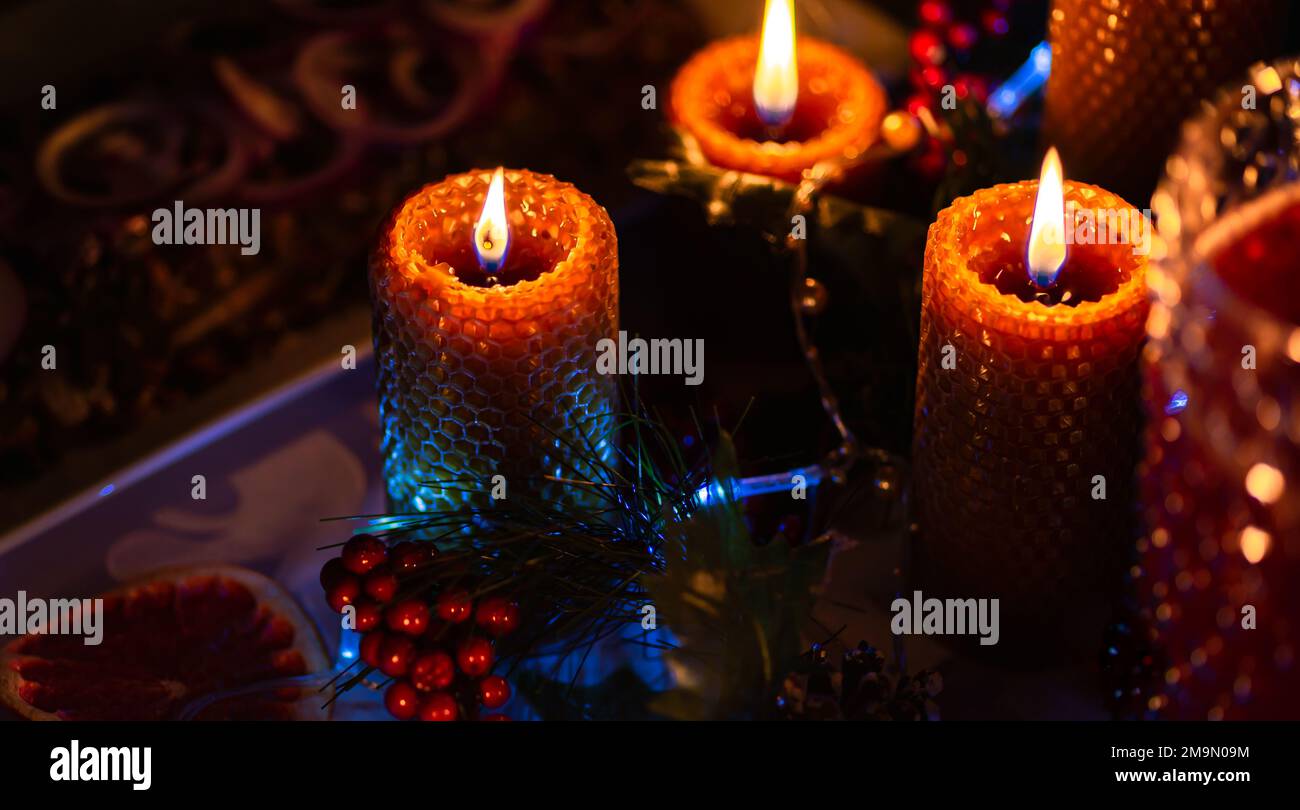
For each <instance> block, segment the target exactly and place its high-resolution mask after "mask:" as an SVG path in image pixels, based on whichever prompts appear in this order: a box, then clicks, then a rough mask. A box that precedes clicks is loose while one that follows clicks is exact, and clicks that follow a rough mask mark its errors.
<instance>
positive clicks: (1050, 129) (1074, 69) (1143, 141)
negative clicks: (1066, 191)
mask: <svg viewBox="0 0 1300 810" xmlns="http://www.w3.org/2000/svg"><path fill="white" fill-rule="evenodd" d="M1285 6H1286V4H1285V3H1284V2H1282V0H1053V3H1052V10H1051V14H1050V16H1049V17H1048V40H1049V41H1050V42H1051V45H1052V73H1051V75H1050V76H1049V77H1048V80H1047V89H1046V95H1045V100H1044V109H1043V139H1044V143H1046V144H1052V145H1054V146H1055V147H1056V148H1057V149H1058V150H1059V151H1060V153H1061V159H1062V161H1064V163H1065V166H1066V168H1068V169H1069V170H1070V175H1071V176H1072V177H1077V178H1080V179H1082V180H1087V181H1090V182H1093V183H1100V184H1101V185H1104V186H1106V187H1107V188H1110V189H1113V190H1115V191H1116V192H1118V193H1120V194H1124V195H1127V196H1129V197H1130V199H1134V200H1145V199H1146V198H1147V196H1148V195H1149V194H1150V193H1151V190H1152V188H1153V187H1154V186H1155V182H1156V179H1157V178H1158V177H1159V174H1160V171H1161V169H1162V168H1163V167H1164V160H1165V157H1166V156H1167V155H1168V154H1169V153H1170V151H1171V150H1172V149H1173V147H1174V146H1175V145H1176V143H1177V140H1178V127H1179V124H1181V123H1182V121H1183V120H1184V119H1185V118H1187V117H1188V116H1189V115H1191V114H1192V113H1195V112H1196V110H1197V105H1198V104H1199V102H1200V100H1201V99H1202V98H1205V97H1207V96H1209V95H1211V93H1212V92H1213V91H1214V90H1215V89H1216V88H1218V87H1219V85H1221V84H1223V83H1224V82H1226V81H1228V80H1229V79H1232V78H1235V77H1236V76H1237V74H1238V73H1240V72H1242V71H1244V70H1245V69H1246V67H1247V66H1248V65H1250V64H1251V63H1252V62H1254V61H1256V60H1258V59H1261V58H1264V57H1268V56H1272V55H1276V54H1275V53H1274V52H1275V51H1276V46H1277V43H1278V41H1279V39H1280V35H1281V32H1282V31H1284V30H1285V27H1286V26H1285V25H1284V22H1285V13H1286V9H1285Z"/></svg>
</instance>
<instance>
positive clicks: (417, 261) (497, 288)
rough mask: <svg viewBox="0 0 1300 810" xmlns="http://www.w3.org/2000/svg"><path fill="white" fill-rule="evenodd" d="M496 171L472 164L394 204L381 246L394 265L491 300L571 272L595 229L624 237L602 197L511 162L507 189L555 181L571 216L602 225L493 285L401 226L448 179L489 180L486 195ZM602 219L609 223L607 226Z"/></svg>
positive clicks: (479, 201) (413, 275)
mask: <svg viewBox="0 0 1300 810" xmlns="http://www.w3.org/2000/svg"><path fill="white" fill-rule="evenodd" d="M495 172H496V167H493V168H491V169H470V170H469V171H465V172H459V173H457V174H449V175H447V176H446V177H444V178H443V179H442V180H439V181H438V182H436V183H427V184H425V185H424V186H421V187H420V188H419V189H416V190H415V191H413V192H412V193H411V194H409V195H407V197H406V198H405V199H403V200H402V202H401V203H399V204H398V205H397V207H396V208H395V209H394V210H393V213H392V215H391V216H390V217H389V218H388V220H387V221H386V224H385V225H384V229H383V235H382V238H381V240H380V246H379V250H380V252H381V253H382V254H384V255H385V256H387V257H388V258H389V259H391V261H392V262H393V265H394V266H395V267H396V268H398V269H399V271H400V272H402V273H403V274H404V275H406V276H408V277H409V278H411V279H413V280H421V281H423V282H425V283H431V282H436V283H438V284H439V285H440V286H442V287H444V288H447V289H449V290H455V291H457V292H458V293H460V294H462V295H466V296H470V297H473V298H480V299H483V300H486V299H489V298H493V297H499V298H502V299H509V298H512V297H516V296H523V295H530V294H535V292H536V291H538V290H540V289H544V287H545V285H546V284H547V283H549V282H548V280H549V279H553V278H554V277H556V276H558V275H562V274H566V273H568V272H569V271H571V270H572V268H574V267H575V266H576V264H577V263H579V262H581V261H583V260H584V259H585V257H587V256H588V254H590V253H591V252H592V251H593V250H595V247H594V246H593V244H592V234H593V233H596V232H608V233H609V234H610V235H611V238H613V239H614V240H615V245H617V238H618V237H617V233H616V232H615V230H614V225H613V222H612V221H611V220H610V218H609V213H608V212H607V211H606V210H605V208H604V206H602V205H600V204H599V203H597V202H596V201H595V200H594V199H592V198H591V197H590V196H589V195H588V194H586V193H585V192H583V191H582V190H581V189H579V188H578V187H577V186H575V185H573V184H572V183H569V182H566V181H564V180H560V179H559V178H557V177H555V176H554V175H550V174H545V173H542V172H534V171H531V170H529V169H511V168H505V172H504V173H505V181H506V184H507V194H509V187H510V185H511V184H517V183H518V182H520V181H521V180H531V181H533V182H534V183H537V184H539V185H544V186H551V187H553V188H554V189H556V190H557V191H558V192H559V193H560V195H561V196H562V204H563V205H565V206H566V208H567V211H566V212H565V219H572V220H573V221H575V222H581V221H583V220H585V219H589V218H590V219H593V220H594V221H595V224H596V226H597V227H595V228H582V227H578V228H574V229H573V231H572V236H573V243H572V244H571V245H568V246H564V245H561V250H563V254H564V255H563V256H562V257H561V258H560V259H558V260H557V261H556V262H555V264H553V265H552V266H551V267H550V268H549V269H547V270H545V271H543V272H542V273H540V274H538V275H537V276H536V277H534V278H530V279H525V280H522V281H518V282H515V283H512V284H498V285H494V286H490V287H485V286H479V285H476V284H471V283H469V282H467V281H465V280H464V279H462V278H460V276H458V275H457V274H456V273H455V272H453V268H452V265H451V264H450V263H449V262H447V261H441V260H440V261H437V262H430V261H429V260H428V259H426V258H425V256H424V254H423V253H422V252H421V251H420V248H419V246H417V245H413V244H408V243H407V241H406V238H405V237H406V232H405V229H404V228H400V227H398V225H399V223H401V222H403V221H405V220H408V219H410V218H412V217H413V216H414V211H413V209H414V208H415V207H417V206H419V205H420V204H421V203H423V202H425V201H427V200H429V199H430V198H431V197H432V196H433V192H434V190H435V189H439V188H441V187H443V186H445V185H456V184H462V183H464V182H467V181H468V182H474V181H479V182H481V184H482V186H483V194H484V195H486V193H487V188H488V185H489V184H490V183H491V181H492V175H493V174H494V173H495ZM475 205H476V207H475V208H474V210H475V211H477V210H478V209H479V208H481V207H482V199H481V197H478V196H477V195H476V198H475ZM476 216H477V215H476ZM426 221H427V220H426ZM602 225H604V226H606V227H601V226H602ZM468 238H469V239H470V240H472V239H473V226H472V223H471V225H470V228H469V237H468ZM615 256H617V247H615ZM503 303H506V301H503Z"/></svg>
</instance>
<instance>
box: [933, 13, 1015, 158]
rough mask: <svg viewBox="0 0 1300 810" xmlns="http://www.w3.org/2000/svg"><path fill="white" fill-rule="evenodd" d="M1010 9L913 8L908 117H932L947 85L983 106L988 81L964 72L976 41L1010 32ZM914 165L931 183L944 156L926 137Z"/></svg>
mask: <svg viewBox="0 0 1300 810" xmlns="http://www.w3.org/2000/svg"><path fill="white" fill-rule="evenodd" d="M1011 5H1012V0H987V1H985V0H981V2H966V3H962V2H959V1H958V2H954V0H923V2H922V3H921V4H920V5H919V6H918V16H919V18H920V25H919V26H918V27H917V29H916V31H914V32H913V33H912V36H911V40H910V41H909V43H908V46H909V51H910V53H911V56H912V69H911V75H910V78H911V83H912V90H913V93H912V96H911V98H909V99H908V101H907V111H908V112H910V113H911V114H912V115H920V113H921V110H922V109H928V110H930V111H931V112H933V113H936V117H937V113H938V109H937V108H938V106H939V102H940V101H941V97H942V93H943V88H944V87H945V86H947V85H952V87H953V92H954V93H955V94H956V96H957V98H959V99H963V100H964V99H966V98H968V97H969V98H974V99H975V100H976V101H978V102H980V103H981V104H983V103H985V102H986V101H988V94H989V80H988V78H987V77H985V76H983V75H980V74H978V73H974V72H972V71H970V70H969V65H970V62H971V56H972V52H973V51H974V50H975V46H976V45H978V44H979V42H980V41H981V39H982V38H985V37H987V38H988V39H999V38H1001V37H1003V36H1005V35H1006V33H1007V31H1008V30H1010V23H1009V21H1008V19H1007V12H1008V10H1009V9H1010V8H1011ZM917 160H918V168H919V169H920V170H921V172H922V173H923V174H925V175H926V176H927V177H937V176H939V175H940V174H942V173H943V170H944V168H945V166H946V165H947V160H948V159H947V150H946V149H945V147H944V145H943V144H942V143H941V142H940V141H939V140H938V139H937V138H935V137H933V136H930V137H928V138H927V139H926V143H925V145H924V146H923V147H922V148H921V150H920V154H919V156H918V159H917Z"/></svg>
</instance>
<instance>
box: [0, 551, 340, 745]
mask: <svg viewBox="0 0 1300 810" xmlns="http://www.w3.org/2000/svg"><path fill="white" fill-rule="evenodd" d="M103 598H104V615H103V619H102V621H103V624H102V627H103V641H102V643H101V644H99V645H98V646H88V645H86V644H85V643H84V639H83V638H82V637H81V636H69V635H33V634H29V635H26V636H22V637H20V638H17V639H14V640H13V641H12V642H10V643H9V644H8V645H6V646H5V647H4V648H3V649H0V700H3V701H4V703H5V704H6V705H7V706H9V707H10V708H11V709H13V710H14V711H16V712H18V713H19V714H21V715H22V716H24V717H27V718H30V719H33V720H166V719H170V718H173V717H175V716H177V714H178V713H179V712H180V710H181V708H182V707H184V706H185V705H186V704H187V703H188V702H189V701H191V700H193V699H194V698H197V697H200V696H202V695H206V694H210V693H212V692H217V691H225V690H228V689H234V688H237V687H240V686H245V685H248V684H252V683H255V682H258V681H263V680H270V679H274V678H283V677H290V676H295V675H306V674H308V673H311V672H320V671H323V670H325V669H327V668H328V667H329V660H328V658H327V656H326V654H325V648H324V645H323V643H322V642H321V639H320V636H319V635H318V634H317V632H316V627H315V625H313V624H312V623H311V621H310V619H308V618H307V616H306V614H304V613H303V612H302V610H301V609H300V608H299V607H298V605H297V604H296V603H295V602H294V601H293V598H292V597H290V596H289V595H288V594H287V593H285V592H284V590H282V589H281V588H280V586H279V585H277V584H275V583H274V582H272V581H271V580H270V579H267V578H266V577H264V576H262V575H261V574H259V573H257V572H255V571H249V570H247V569H244V568H236V567H234V566H204V567H198V568H177V569H169V570H164V571H159V572H157V573H155V574H153V575H150V576H148V577H146V578H144V579H141V580H138V581H136V582H133V583H131V584H129V585H126V586H125V587H122V588H120V589H117V590H114V591H111V592H109V593H107V594H105V595H104V597H103ZM322 703H324V699H322V698H321V696H319V695H316V694H315V693H314V692H304V690H300V689H280V690H277V691H274V692H262V693H258V694H253V695H243V696H239V697H232V698H230V699H227V700H222V701H220V702H218V703H215V704H214V705H212V706H210V707H208V708H207V709H205V710H204V711H203V712H201V713H200V714H199V715H198V719H204V720H209V719H210V720H217V719H230V720H236V719H238V720H253V719H267V720H323V719H326V718H327V716H328V710H327V709H322V708H321V704H322Z"/></svg>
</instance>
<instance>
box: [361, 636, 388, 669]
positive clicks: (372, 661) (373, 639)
mask: <svg viewBox="0 0 1300 810" xmlns="http://www.w3.org/2000/svg"><path fill="white" fill-rule="evenodd" d="M383 643H384V634H383V633H381V632H378V631H376V632H374V633H366V634H365V635H364V636H362V637H361V660H362V661H365V662H366V663H367V664H369V665H370V666H372V667H377V666H379V662H380V660H381V659H380V657H379V656H380V652H381V648H382V646H383Z"/></svg>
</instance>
